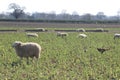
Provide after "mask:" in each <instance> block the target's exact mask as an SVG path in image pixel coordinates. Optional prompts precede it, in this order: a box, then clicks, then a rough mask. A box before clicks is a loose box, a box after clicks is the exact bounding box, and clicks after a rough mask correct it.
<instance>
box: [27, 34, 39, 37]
mask: <svg viewBox="0 0 120 80" xmlns="http://www.w3.org/2000/svg"><path fill="white" fill-rule="evenodd" d="M26 35H27V36H28V37H38V34H37V33H26Z"/></svg>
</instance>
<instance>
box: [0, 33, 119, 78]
mask: <svg viewBox="0 0 120 80" xmlns="http://www.w3.org/2000/svg"><path fill="white" fill-rule="evenodd" d="M68 34H69V36H67V37H64V38H61V37H57V36H56V33H53V32H51V33H45V32H43V33H38V35H39V37H38V38H32V37H31V38H28V37H27V36H25V33H1V34H0V41H1V42H0V79H3V80H11V79H13V80H16V79H17V80H29V79H30V80H119V79H120V61H119V56H120V54H119V52H120V49H119V48H120V45H119V44H120V40H119V39H116V40H113V33H86V32H85V34H87V35H88V37H87V38H85V39H84V38H83V39H81V38H77V35H78V34H79V33H77V32H76V33H68ZM16 40H17V41H23V42H29V41H31V42H37V43H39V44H40V45H41V46H42V53H41V58H40V59H39V60H38V61H37V60H36V59H34V60H32V59H30V61H29V62H27V60H26V59H23V60H22V61H20V59H19V57H18V56H17V55H16V54H15V51H14V49H13V48H12V47H11V45H12V43H13V42H14V41H16ZM101 47H108V48H110V50H109V51H106V52H104V53H103V54H101V53H100V52H98V51H97V49H96V48H101ZM85 50H86V51H85Z"/></svg>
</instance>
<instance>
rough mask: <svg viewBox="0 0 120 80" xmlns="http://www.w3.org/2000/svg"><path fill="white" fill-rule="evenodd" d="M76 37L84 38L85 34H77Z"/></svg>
mask: <svg viewBox="0 0 120 80" xmlns="http://www.w3.org/2000/svg"><path fill="white" fill-rule="evenodd" d="M78 37H81V38H86V37H87V35H86V34H79V35H78Z"/></svg>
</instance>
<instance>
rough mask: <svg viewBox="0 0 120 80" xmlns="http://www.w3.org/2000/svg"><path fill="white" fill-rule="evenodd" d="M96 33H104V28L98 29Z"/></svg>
mask: <svg viewBox="0 0 120 80" xmlns="http://www.w3.org/2000/svg"><path fill="white" fill-rule="evenodd" d="M95 31H96V32H104V29H103V28H96V30H95Z"/></svg>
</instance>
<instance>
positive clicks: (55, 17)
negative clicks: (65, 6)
mask: <svg viewBox="0 0 120 80" xmlns="http://www.w3.org/2000/svg"><path fill="white" fill-rule="evenodd" d="M9 9H12V12H4V13H0V21H16V22H56V23H57V22H59V23H119V22H120V13H119V12H118V13H117V15H115V16H107V15H105V14H104V13H103V12H98V13H97V14H96V15H93V14H90V13H86V14H82V15H80V14H78V13H77V12H76V11H74V12H73V13H72V14H69V13H67V12H66V10H63V11H62V12H61V13H60V14H56V13H55V11H53V12H50V13H44V12H35V13H29V12H25V11H24V7H21V6H19V5H18V4H15V3H11V4H10V5H9Z"/></svg>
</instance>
